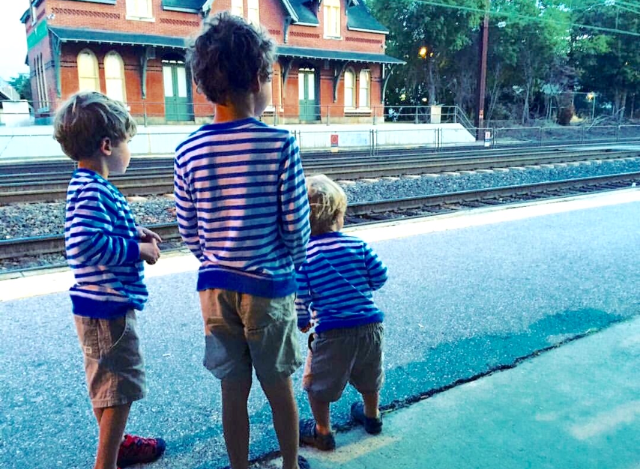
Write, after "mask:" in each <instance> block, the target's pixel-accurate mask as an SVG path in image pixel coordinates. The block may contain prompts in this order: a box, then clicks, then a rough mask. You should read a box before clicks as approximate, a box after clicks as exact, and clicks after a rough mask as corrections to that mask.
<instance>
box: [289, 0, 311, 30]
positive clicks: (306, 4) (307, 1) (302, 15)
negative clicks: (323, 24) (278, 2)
mask: <svg viewBox="0 0 640 469" xmlns="http://www.w3.org/2000/svg"><path fill="white" fill-rule="evenodd" d="M282 3H284V6H285V8H286V9H287V10H288V11H290V9H292V10H293V11H294V12H295V15H291V16H292V17H293V19H294V22H296V23H304V24H312V25H319V24H320V22H319V21H318V17H317V15H316V13H315V12H314V10H315V9H316V8H318V7H317V3H316V2H315V0H282Z"/></svg>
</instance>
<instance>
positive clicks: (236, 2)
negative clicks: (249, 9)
mask: <svg viewBox="0 0 640 469" xmlns="http://www.w3.org/2000/svg"><path fill="white" fill-rule="evenodd" d="M231 14H232V15H236V16H240V17H241V18H242V17H244V7H243V5H242V0H231Z"/></svg>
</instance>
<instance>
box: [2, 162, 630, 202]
mask: <svg viewBox="0 0 640 469" xmlns="http://www.w3.org/2000/svg"><path fill="white" fill-rule="evenodd" d="M638 155H640V152H638V151H610V150H590V151H589V150H582V151H562V152H556V151H552V152H549V151H546V152H543V153H538V152H534V153H533V154H532V153H531V152H530V151H527V152H525V151H521V152H519V153H517V152H516V153H515V154H514V153H500V154H483V155H482V156H471V155H469V154H464V155H451V154H449V155H447V156H444V157H434V156H432V155H428V156H425V155H422V156H416V155H414V154H403V155H398V156H396V157H394V158H391V157H388V156H387V157H349V156H341V157H331V158H326V159H322V160H311V161H307V162H305V163H303V165H304V168H305V173H306V174H308V175H313V174H326V175H327V176H329V177H332V178H333V179H351V180H353V179H361V178H376V177H384V176H403V175H411V174H425V173H442V172H453V171H473V170H480V169H492V168H505V167H513V166H527V165H540V164H558V163H572V162H577V161H588V160H595V159H619V158H628V157H636V156H638ZM50 176H51V175H50ZM7 178H8V179H9V181H10V182H4V183H3V182H2V179H0V205H7V204H11V203H28V202H49V201H55V200H64V199H65V197H66V191H67V185H68V179H69V174H68V173H64V178H61V177H60V176H56V178H50V177H49V176H44V175H33V174H17V173H16V174H13V175H12V176H8V177H7ZM112 182H113V183H114V184H115V185H116V186H117V187H118V189H119V190H120V191H121V192H122V193H123V194H124V195H125V196H143V195H159V194H167V193H172V192H173V167H172V166H170V167H164V166H162V165H159V166H158V165H157V166H153V167H146V168H143V169H142V168H141V169H138V170H136V171H132V172H131V173H128V174H126V175H123V176H115V177H113V178H112ZM25 187H28V189H25Z"/></svg>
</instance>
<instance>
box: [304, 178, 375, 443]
mask: <svg viewBox="0 0 640 469" xmlns="http://www.w3.org/2000/svg"><path fill="white" fill-rule="evenodd" d="M307 192H308V195H309V202H310V206H311V215H310V221H311V239H310V240H309V244H308V246H307V260H306V262H305V263H304V264H303V265H302V267H300V268H299V269H298V272H297V281H298V296H297V299H296V309H297V312H298V328H299V329H300V330H301V331H302V332H307V331H308V330H309V329H310V328H311V327H312V323H314V324H315V333H314V334H312V335H311V336H310V338H309V353H308V355H307V362H306V365H305V370H304V375H303V386H304V389H305V391H307V395H308V397H309V403H310V405H311V411H312V412H313V417H314V419H312V420H303V421H301V422H300V442H301V443H303V444H306V445H309V446H314V447H316V448H318V449H320V450H332V449H334V448H335V444H336V443H335V438H334V435H333V432H332V431H331V419H330V404H331V402H335V401H337V400H338V399H339V398H340V396H341V395H342V392H343V391H344V388H345V387H346V385H347V382H350V383H351V384H352V385H353V386H354V387H355V388H356V389H357V390H358V392H359V393H360V394H361V395H362V398H363V401H364V402H357V403H354V404H353V405H352V406H351V416H352V418H353V419H354V420H355V421H356V422H358V423H360V424H362V425H364V428H365V430H366V431H367V432H368V433H371V434H378V433H380V432H381V431H382V420H381V418H380V412H379V410H378V402H379V396H380V389H381V387H382V383H383V380H384V373H383V369H382V344H383V327H382V320H383V317H384V315H383V313H382V311H380V310H379V309H378V307H377V306H376V304H375V303H374V301H373V298H372V291H374V290H378V289H379V288H381V287H382V286H383V285H384V284H385V282H386V281H387V268H386V266H385V265H384V264H383V263H382V261H381V260H380V259H379V258H378V256H377V255H376V253H375V252H374V251H373V249H371V247H369V246H368V245H367V243H365V242H364V241H362V240H361V239H359V238H356V237H355V236H348V235H346V234H343V233H341V232H340V230H341V229H342V226H343V225H344V216H345V212H346V209H347V196H346V194H345V193H344V191H343V190H342V188H341V187H340V186H339V185H338V184H337V183H335V182H334V181H332V180H331V179H329V178H328V177H326V176H324V175H318V176H312V177H310V178H308V179H307Z"/></svg>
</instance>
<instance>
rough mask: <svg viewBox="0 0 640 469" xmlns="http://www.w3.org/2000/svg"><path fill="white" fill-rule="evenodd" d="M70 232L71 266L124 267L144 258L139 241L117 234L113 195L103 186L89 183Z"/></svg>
mask: <svg viewBox="0 0 640 469" xmlns="http://www.w3.org/2000/svg"><path fill="white" fill-rule="evenodd" d="M69 218H71V223H70V225H69V228H68V229H67V233H66V252H67V260H68V261H69V264H71V265H105V266H113V265H123V264H127V263H131V262H135V261H137V260H138V259H140V245H139V244H138V240H136V239H126V238H123V237H122V236H116V235H114V234H112V233H113V223H112V219H117V218H118V213H117V208H116V203H115V201H114V200H113V197H112V196H111V194H109V192H108V191H106V190H104V188H102V187H101V186H99V185H94V184H88V185H87V186H85V187H84V188H83V190H82V193H81V194H80V196H79V197H78V199H77V200H76V202H75V204H74V207H73V212H72V213H67V219H69Z"/></svg>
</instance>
